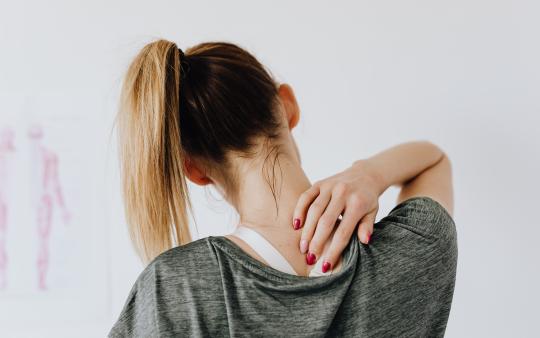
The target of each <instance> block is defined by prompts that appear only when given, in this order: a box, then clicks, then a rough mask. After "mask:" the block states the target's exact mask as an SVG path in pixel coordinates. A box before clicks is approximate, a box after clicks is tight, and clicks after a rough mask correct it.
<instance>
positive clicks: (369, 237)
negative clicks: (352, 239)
mask: <svg viewBox="0 0 540 338" xmlns="http://www.w3.org/2000/svg"><path fill="white" fill-rule="evenodd" d="M370 239H371V235H370V234H368V235H367V242H366V244H368V243H369V240H370Z"/></svg>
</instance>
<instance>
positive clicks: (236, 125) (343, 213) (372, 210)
mask: <svg viewBox="0 0 540 338" xmlns="http://www.w3.org/2000/svg"><path fill="white" fill-rule="evenodd" d="M299 111H300V109H299V107H298V104H297V102H296V99H295V96H294V93H293V90H292V88H291V87H290V86H288V85H286V84H277V83H275V82H274V80H273V79H272V78H271V77H270V75H269V73H268V72H267V71H266V70H265V68H264V67H263V66H262V65H261V64H260V63H259V62H258V61H257V60H256V59H255V58H254V57H253V56H252V55H250V54H249V53H248V52H247V51H245V50H243V49H241V48H239V47H237V46H235V45H233V44H229V43H203V44H199V45H197V46H195V47H192V48H190V49H188V50H187V51H186V53H185V54H184V52H183V51H182V50H181V49H178V47H177V46H176V45H175V44H174V43H172V42H169V41H165V40H160V41H156V42H152V43H150V44H148V45H146V46H145V47H144V48H143V49H142V51H141V52H140V53H139V54H138V55H137V57H136V58H135V60H134V61H133V62H132V64H131V65H130V67H129V69H128V72H127V75H126V78H125V82H124V85H123V89H122V95H121V109H120V111H119V115H118V119H119V120H118V122H119V136H120V137H119V140H120V145H121V150H122V151H121V156H122V157H121V158H122V175H123V188H124V198H125V207H126V216H127V221H128V224H129V226H130V230H131V235H132V239H133V242H134V245H135V247H136V248H137V250H138V252H139V254H140V255H141V258H142V259H143V260H144V261H145V262H150V263H149V264H148V265H147V266H146V268H145V269H144V271H143V272H142V273H141V274H140V276H139V277H138V279H137V281H136V283H135V285H134V286H133V288H132V290H131V292H130V294H129V296H128V299H127V301H126V303H125V306H124V308H123V310H122V313H121V314H120V316H119V318H118V320H117V322H116V324H115V325H114V327H113V328H112V330H111V331H110V333H109V336H111V337H123V336H135V337H154V336H160V337H169V336H171V337H172V336H204V337H206V336H220V337H221V336H250V337H251V336H288V337H289V336H290V337H300V336H306V337H313V336H347V337H350V336H366V337H376V336H377V337H378V336H385V337H386V336H392V337H436V336H442V335H444V331H445V327H446V322H447V319H448V315H449V311H450V305H451V301H452V295H453V290H454V282H455V272H456V261H457V246H456V232H455V225H454V222H453V220H452V216H451V214H452V209H453V197H452V183H451V167H450V162H449V160H448V158H447V157H446V155H445V154H444V153H443V152H442V151H441V150H440V149H439V148H438V147H437V146H435V145H433V144H431V143H429V142H409V143H405V144H402V145H399V146H396V147H393V148H391V149H388V150H386V151H384V152H382V153H379V154H377V155H375V156H373V157H371V158H369V159H365V160H358V161H356V162H354V164H353V165H352V166H351V167H350V168H348V169H347V170H345V171H344V172H342V173H340V174H337V175H335V176H332V177H330V178H328V179H326V180H323V181H320V182H317V183H315V184H313V185H312V184H311V183H310V182H309V180H308V178H307V177H306V175H305V173H304V171H303V170H302V167H301V164H300V155H299V153H298V149H297V147H296V144H295V142H294V139H293V137H292V134H291V130H292V128H294V127H295V126H296V125H297V124H298V121H299ZM186 178H187V179H189V180H190V181H191V182H193V183H195V184H198V185H208V184H213V185H214V186H215V187H216V188H217V189H218V190H219V191H220V192H221V193H222V194H223V196H224V198H225V199H226V200H227V201H228V202H229V203H230V204H231V205H232V206H233V207H234V208H235V209H236V210H237V211H238V214H239V216H240V221H239V229H242V230H241V231H235V233H233V234H230V235H227V236H210V237H207V238H203V239H199V240H196V241H193V242H191V236H190V233H189V228H188V219H187V216H186V215H187V209H189V208H191V204H190V202H189V197H188V191H187V186H186ZM393 185H399V186H400V187H401V191H400V194H399V198H398V205H397V206H396V207H394V208H393V209H392V211H391V212H390V213H389V215H387V216H386V217H384V218H383V219H381V220H380V221H379V222H377V223H376V224H373V223H374V221H375V216H376V213H377V210H378V202H377V201H378V197H379V196H380V195H381V194H382V193H383V192H384V191H385V190H386V189H387V188H388V187H390V186H393ZM355 231H357V233H356V234H357V235H356V234H355ZM177 244H180V245H181V246H176V245H177ZM314 272H316V273H315V274H314ZM314 276H315V277H314Z"/></svg>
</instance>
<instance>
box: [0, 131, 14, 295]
mask: <svg viewBox="0 0 540 338" xmlns="http://www.w3.org/2000/svg"><path fill="white" fill-rule="evenodd" d="M14 138H15V133H14V132H13V130H11V129H4V130H2V131H1V132H0V290H1V289H4V288H6V287H7V267H8V253H7V247H6V243H7V233H8V221H9V219H8V216H9V203H8V200H7V183H8V182H9V170H8V169H9V168H8V167H9V162H10V156H9V155H10V153H13V152H14V151H15V146H14V145H13V140H14Z"/></svg>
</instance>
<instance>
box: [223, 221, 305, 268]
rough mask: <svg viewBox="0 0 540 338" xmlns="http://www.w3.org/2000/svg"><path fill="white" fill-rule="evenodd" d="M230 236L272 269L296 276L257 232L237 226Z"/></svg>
mask: <svg viewBox="0 0 540 338" xmlns="http://www.w3.org/2000/svg"><path fill="white" fill-rule="evenodd" d="M232 235H235V236H236V237H238V238H240V239H242V240H244V242H246V243H248V244H249V246H251V248H252V249H253V250H255V251H256V252H257V253H258V254H259V255H260V256H261V257H262V258H264V260H265V261H266V262H267V263H268V265H270V266H271V267H273V268H274V269H276V270H280V271H283V272H286V273H288V274H291V275H298V274H297V273H296V271H294V269H293V267H292V266H291V264H289V262H288V261H287V260H286V259H285V257H283V255H281V253H280V252H279V251H278V250H277V249H276V248H275V247H274V246H273V245H272V244H270V242H268V240H267V239H266V238H264V237H263V236H262V235H261V234H259V233H258V232H257V231H255V230H253V229H250V228H248V227H245V226H242V225H238V226H237V227H236V230H235V231H234V232H233V233H232Z"/></svg>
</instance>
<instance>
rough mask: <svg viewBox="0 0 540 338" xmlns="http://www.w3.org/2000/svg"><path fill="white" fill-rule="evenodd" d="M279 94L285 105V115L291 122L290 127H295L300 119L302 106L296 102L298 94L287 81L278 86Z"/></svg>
mask: <svg viewBox="0 0 540 338" xmlns="http://www.w3.org/2000/svg"><path fill="white" fill-rule="evenodd" d="M278 95H279V98H280V99H281V102H283V106H284V107H285V117H286V118H287V122H288V123H289V129H293V128H294V127H296V125H297V124H298V121H299V120H300V107H298V102H296V96H294V91H293V89H292V87H291V86H290V85H288V84H286V83H282V84H280V85H279V88H278Z"/></svg>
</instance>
